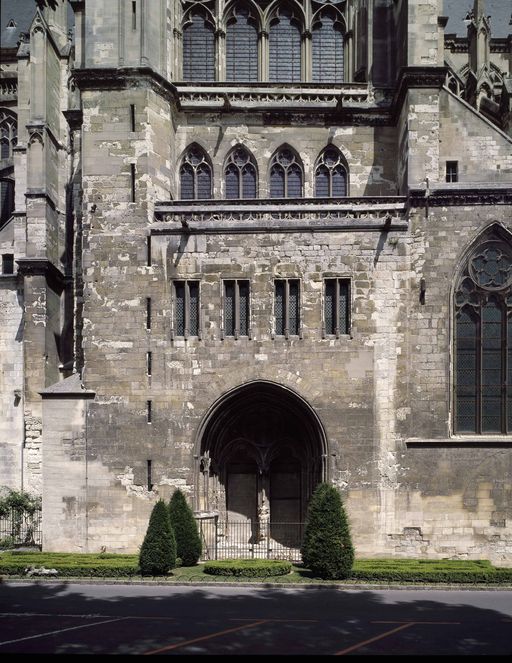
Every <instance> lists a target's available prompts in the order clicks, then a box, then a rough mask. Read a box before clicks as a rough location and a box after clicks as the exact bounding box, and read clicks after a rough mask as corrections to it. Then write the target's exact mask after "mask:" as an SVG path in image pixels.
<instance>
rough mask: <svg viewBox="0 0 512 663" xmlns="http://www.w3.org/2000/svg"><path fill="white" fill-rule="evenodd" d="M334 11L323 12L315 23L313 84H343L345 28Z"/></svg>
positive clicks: (313, 33) (313, 35)
mask: <svg viewBox="0 0 512 663" xmlns="http://www.w3.org/2000/svg"><path fill="white" fill-rule="evenodd" d="M341 21H342V18H341V16H340V15H339V14H338V13H337V12H336V11H334V10H330V9H329V10H325V11H322V12H321V13H320V14H319V15H317V18H316V19H315V21H314V23H313V32H312V42H313V82H315V83H343V47H344V38H345V37H344V26H343V23H342V22H341Z"/></svg>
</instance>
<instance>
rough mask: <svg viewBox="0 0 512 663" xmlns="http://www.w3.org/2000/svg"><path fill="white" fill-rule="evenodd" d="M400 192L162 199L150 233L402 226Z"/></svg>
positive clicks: (404, 223) (403, 205) (403, 214)
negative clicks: (327, 196)
mask: <svg viewBox="0 0 512 663" xmlns="http://www.w3.org/2000/svg"><path fill="white" fill-rule="evenodd" d="M406 208H407V203H406V198H403V197H389V198H387V197H378V198H357V199H356V198H351V199H348V198H345V199H339V200H338V201H336V200H333V199H329V200H322V199H318V198H315V199H308V198H306V199H302V200H301V199H295V200H291V199H283V200H276V199H274V200H271V201H269V200H261V201H258V200H252V201H247V200H246V201H236V203H234V202H232V201H205V200H202V201H197V203H196V201H178V202H169V203H165V202H161V203H157V205H156V207H155V219H156V222H155V223H153V224H152V226H151V233H152V234H177V233H183V232H186V233H191V234H194V233H208V234H216V233H236V234H240V233H261V232H264V233H269V232H276V233H290V232H347V231H349V230H359V231H362V230H382V229H386V230H406V229H407V211H406Z"/></svg>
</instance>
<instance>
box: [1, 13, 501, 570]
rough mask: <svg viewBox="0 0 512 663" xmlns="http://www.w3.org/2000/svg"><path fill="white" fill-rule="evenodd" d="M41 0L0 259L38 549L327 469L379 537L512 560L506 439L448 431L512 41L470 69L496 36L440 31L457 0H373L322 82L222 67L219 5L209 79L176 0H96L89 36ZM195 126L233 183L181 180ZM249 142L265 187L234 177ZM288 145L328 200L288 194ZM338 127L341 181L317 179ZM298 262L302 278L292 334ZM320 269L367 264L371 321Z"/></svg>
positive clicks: (223, 505)
mask: <svg viewBox="0 0 512 663" xmlns="http://www.w3.org/2000/svg"><path fill="white" fill-rule="evenodd" d="M304 1H305V2H306V0H304ZM38 4H39V5H40V10H38V12H37V13H36V12H35V10H34V15H35V18H34V23H33V24H32V26H31V28H30V35H29V38H28V43H26V44H24V45H22V46H21V47H20V49H19V51H18V53H17V55H14V54H13V53H6V55H9V58H11V59H10V60H9V62H8V63H7V65H6V66H7V67H8V71H9V75H10V76H11V78H12V75H13V74H15V73H16V74H17V87H16V95H17V96H15V97H13V90H14V87H13V85H12V82H11V83H9V86H10V87H8V88H7V87H5V86H4V87H5V89H6V91H7V92H8V93H9V95H10V96H9V98H8V100H7V101H6V103H7V102H8V104H9V108H13V109H14V110H15V111H16V113H17V114H18V125H19V127H18V144H17V146H16V147H15V148H13V150H12V155H10V156H9V162H8V164H7V165H6V167H7V168H8V169H10V170H9V171H8V175H9V173H13V176H14V178H15V182H16V191H15V199H16V209H15V210H14V213H13V215H12V218H10V220H8V222H7V223H6V224H5V225H4V226H3V227H2V228H1V229H0V252H1V253H2V254H9V255H10V254H13V255H14V257H15V259H16V261H18V262H17V263H16V264H17V265H19V270H18V269H16V270H15V271H17V273H16V274H14V275H1V276H0V322H1V324H0V350H1V365H2V371H1V374H0V387H1V389H0V404H1V414H0V473H1V479H0V482H1V483H2V484H4V483H5V484H6V485H8V486H10V487H13V488H19V487H23V488H24V489H26V490H30V491H34V492H39V493H42V496H43V524H44V535H43V537H44V538H43V545H44V548H45V549H47V550H74V551H99V550H102V549H106V550H107V551H124V552H127V551H131V552H132V551H136V550H137V549H138V547H139V546H140V543H141V541H142V537H143V534H144V532H145V529H146V526H147V519H148V517H149V513H150V511H151V508H152V506H153V504H154V502H155V501H156V500H157V499H159V498H161V497H163V498H165V499H167V498H168V497H169V496H170V494H171V493H172V491H173V490H174V489H175V488H177V487H179V488H181V489H182V490H183V491H184V492H185V494H186V495H187V496H188V498H189V500H190V502H191V504H192V505H193V506H194V508H196V509H198V510H202V511H209V512H216V513H220V515H221V517H222V518H223V517H224V516H225V515H226V514H231V518H234V517H236V518H239V519H241V520H245V521H246V522H251V519H252V521H253V522H256V521H257V520H258V518H260V519H261V518H262V516H261V514H263V513H264V514H266V515H265V517H266V518H267V517H268V514H269V513H270V518H271V519H272V517H274V518H275V517H276V516H275V514H276V513H277V514H280V517H281V518H285V517H286V518H287V519H290V520H300V519H302V518H303V517H304V512H305V507H306V505H307V501H308V497H309V495H310V492H311V490H312V488H313V487H314V484H315V483H316V482H317V481H319V480H322V479H325V480H328V481H330V482H332V483H333V484H334V485H336V486H337V487H338V488H339V489H340V491H342V493H343V494H344V497H345V499H346V503H347V507H348V512H349V516H350V520H351V525H352V530H353V535H354V541H355V546H356V551H357V554H358V555H360V556H397V557H431V558H444V557H453V558H489V559H492V561H494V562H496V563H500V564H510V563H511V560H512V513H511V506H510V505H511V504H512V499H511V490H512V487H511V486H512V449H511V448H510V447H511V446H512V438H511V437H510V436H509V435H499V436H478V435H470V436H461V435H456V434H454V426H453V416H454V414H453V365H452V364H453V342H454V339H453V315H454V307H453V289H454V282H455V279H456V277H457V274H458V270H459V267H460V265H461V263H462V261H463V259H464V256H465V254H466V252H467V250H468V248H469V247H470V246H471V244H472V243H473V242H474V240H475V238H477V237H478V236H479V235H480V234H481V233H482V232H483V231H484V229H486V228H488V227H490V226H491V225H492V224H498V225H500V227H502V228H504V229H506V230H507V231H512V156H511V155H512V149H511V148H512V139H511V138H510V135H509V134H510V126H509V123H508V119H507V118H508V116H507V118H505V114H504V115H503V118H505V119H500V117H501V116H500V117H498V115H493V114H492V112H491V110H492V108H493V106H492V103H497V102H496V100H499V97H500V94H501V91H502V90H504V91H505V92H506V91H507V90H508V88H507V83H506V81H507V75H508V76H510V73H511V72H510V58H509V54H508V52H506V49H505V46H504V42H503V40H492V39H491V40H490V41H489V45H488V48H487V50H486V51H485V53H483V55H482V57H483V58H484V59H483V60H482V62H483V64H482V67H483V69H482V68H481V70H479V71H478V72H476V71H473V69H471V67H473V66H474V65H473V64H472V62H473V61H472V59H471V57H472V56H471V53H473V52H474V45H475V44H474V39H475V38H476V37H472V36H471V34H472V33H471V34H470V35H469V39H468V40H463V39H460V38H457V39H455V38H454V37H453V36H452V37H450V38H447V39H446V40H445V39H444V34H443V21H442V20H440V19H439V16H441V15H442V8H441V5H442V3H441V2H439V1H438V0H424V1H422V2H417V1H416V0H414V1H413V0H398V2H396V1H395V2H391V0H379V2H376V3H366V2H362V1H358V0H353V1H347V3H346V7H347V16H346V18H347V27H348V28H350V29H352V28H353V32H352V33H351V36H350V38H348V39H347V47H346V53H345V62H346V64H345V78H346V84H344V85H340V84H336V85H331V84H325V85H323V84H313V83H312V81H311V77H312V74H311V71H312V69H311V43H310V41H309V36H308V32H307V30H306V31H305V33H304V35H305V36H304V46H303V48H304V56H303V60H304V67H303V70H304V71H303V74H304V76H303V77H304V81H303V82H302V83H293V84H292V83H290V84H286V83H283V84H272V85H270V84H268V83H267V82H266V81H265V80H264V79H263V80H261V81H260V82H259V83H257V84H256V83H255V84H252V85H251V84H245V83H244V84H243V85H238V84H236V83H232V82H228V81H226V80H225V78H226V77H225V71H224V62H223V56H222V53H223V52H224V48H225V44H224V41H223V40H224V37H223V35H222V30H220V31H219V32H218V33H217V40H218V49H219V54H220V56H219V58H218V60H217V77H218V80H217V81H216V82H215V83H213V82H211V83H208V84H201V83H191V82H188V83H187V82H183V81H181V80H180V78H181V53H180V49H181V44H182V34H181V24H180V22H179V21H180V20H181V19H179V14H180V11H181V9H180V8H181V5H179V4H178V3H177V2H174V0H168V1H167V2H161V3H157V2H154V3H153V2H151V3H137V6H136V15H135V18H134V17H133V16H132V4H131V3H128V2H126V3H125V2H121V3H119V4H116V6H115V7H114V6H113V4H112V3H104V2H99V0H88V2H87V3H86V4H87V9H86V11H85V15H84V14H83V10H82V5H81V4H80V3H74V9H75V18H76V30H75V42H74V51H73V50H72V48H71V46H70V44H69V43H67V42H66V39H65V34H66V30H65V25H64V23H63V20H64V14H63V3H62V2H57V3H45V2H42V3H38ZM479 4H480V3H479ZM111 5H112V6H111ZM141 6H142V7H141ZM219 6H220V5H219ZM218 11H221V9H219V10H218ZM310 13H312V12H309V13H307V15H309V14H310ZM356 18H357V21H356V22H355V23H354V25H352V23H351V22H352V21H355V19H356ZM477 19H478V21H483V23H482V25H483V29H484V32H485V31H486V30H488V27H486V26H487V23H486V22H485V17H484V18H482V17H477ZM222 20H223V19H222ZM221 22H222V21H221V18H220V17H219V25H220V24H221ZM356 24H357V25H356ZM310 28H311V26H309V27H308V30H309V29H310ZM472 40H473V41H472ZM261 50H262V52H264V49H261ZM484 56H485V57H484ZM73 58H74V59H73ZM446 63H447V64H446ZM259 64H260V71H263V72H264V71H265V67H267V66H268V63H266V62H265V57H264V56H263V57H262V59H261V61H260V63H259ZM2 66H3V65H2ZM6 71H7V69H6ZM11 78H10V79H9V80H11ZM491 79H492V81H491V83H492V85H491V87H489V81H490V80H491ZM2 80H3V79H2ZM368 80H369V81H371V82H370V83H367V81H368ZM486 85H487V87H486ZM4 87H2V90H3V89H4ZM491 88H492V89H491ZM486 90H488V92H489V96H488V99H489V103H487V102H483V103H482V101H481V100H482V95H485V94H486ZM469 92H471V94H469ZM503 98H505V97H503ZM491 102H492V103H491ZM489 109H491V110H489ZM498 125H499V126H498ZM507 132H508V134H507ZM192 143H197V144H198V145H199V146H200V147H201V148H203V149H204V151H205V153H206V154H207V157H208V159H209V162H210V165H211V169H212V181H213V191H212V193H213V200H203V201H179V197H180V195H181V193H180V164H181V159H182V157H183V154H184V153H185V151H186V150H187V148H188V147H189V146H190V145H191V144H192ZM239 144H243V145H244V146H245V147H246V148H247V149H249V150H250V151H251V153H252V155H253V157H254V163H255V165H256V167H257V189H258V199H257V200H255V201H233V200H231V201H224V200H223V199H224V197H225V196H226V185H225V176H224V168H225V162H226V158H227V157H228V155H229V153H230V151H231V150H232V148H233V147H235V146H236V145H239ZM283 144H288V145H290V146H291V147H292V148H293V150H294V151H295V152H296V154H297V158H298V159H299V160H300V163H301V164H302V166H303V169H304V191H303V193H304V196H305V198H306V200H303V199H293V200H275V199H270V198H269V195H270V191H269V167H270V166H269V164H270V160H271V158H272V156H273V154H274V153H275V152H276V150H277V149H278V148H279V147H280V146H282V145H283ZM327 145H334V146H336V147H337V148H339V150H340V152H341V154H342V157H343V161H344V163H345V164H346V167H347V172H348V192H347V193H348V196H347V198H343V199H338V200H334V199H331V200H325V199H315V198H314V195H315V164H316V161H317V158H318V156H319V154H320V153H321V151H322V150H323V149H324V148H325V147H326V146H327ZM448 161H452V162H453V161H455V162H458V176H459V181H458V182H449V183H447V182H446V181H445V180H446V173H447V162H448ZM2 167H3V162H2ZM2 172H3V171H2ZM6 172H7V171H6ZM9 176H10V175H9ZM132 176H133V177H134V179H133V181H132ZM221 201H222V202H221ZM238 203H240V204H239V206H238V207H237V204H238ZM319 205H320V207H319ZM235 279H238V280H245V281H249V283H250V322H249V331H250V333H249V334H248V335H247V336H243V337H240V338H235V337H230V336H227V335H226V334H225V330H224V317H223V316H224V312H223V311H224V294H223V281H224V280H235ZM276 279H292V280H298V281H299V284H300V330H299V334H297V335H295V336H293V335H292V336H290V337H289V338H286V337H285V336H278V335H276V333H275V330H276V328H275V321H274V318H275V294H274V280H276ZM325 279H349V280H350V333H349V334H338V337H336V335H335V334H333V335H332V336H329V335H326V333H325V319H324V318H325V311H324V305H325V301H324V281H325ZM176 280H178V281H184V280H192V281H197V282H198V283H199V292H200V325H199V326H200V334H198V335H197V336H192V337H190V338H185V337H184V336H181V337H180V336H178V334H177V322H176V302H175V292H174V285H173V282H174V281H176ZM148 298H150V301H151V320H150V324H148ZM148 353H151V367H150V368H151V370H149V368H148V367H149V364H148V362H149V359H148ZM148 403H150V406H149V405H148ZM224 534H229V528H228V529H227V530H226V532H225V533H224Z"/></svg>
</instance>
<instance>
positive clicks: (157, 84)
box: [71, 67, 178, 103]
mask: <svg viewBox="0 0 512 663" xmlns="http://www.w3.org/2000/svg"><path fill="white" fill-rule="evenodd" d="M71 76H72V78H73V81H74V82H75V83H76V85H77V86H78V87H79V88H80V90H102V89H117V90H119V89H121V90H122V89H129V88H133V87H134V85H135V84H137V83H140V81H141V80H144V81H145V82H146V83H147V85H148V86H150V87H152V88H153V89H154V90H155V91H156V92H158V93H159V94H161V95H163V96H164V97H166V98H169V99H170V100H172V101H174V102H176V103H178V96H177V92H176V87H175V86H174V85H173V84H172V83H169V81H168V80H166V79H165V78H163V76H161V75H160V74H158V73H157V72H156V71H154V70H153V69H152V68H151V67H116V68H95V67H93V68H89V69H86V68H79V69H73V70H72V72H71Z"/></svg>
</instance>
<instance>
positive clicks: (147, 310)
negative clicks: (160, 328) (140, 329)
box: [146, 297, 151, 329]
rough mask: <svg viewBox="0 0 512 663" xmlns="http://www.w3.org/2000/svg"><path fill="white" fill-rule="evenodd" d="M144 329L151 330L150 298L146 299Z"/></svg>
mask: <svg viewBox="0 0 512 663" xmlns="http://www.w3.org/2000/svg"><path fill="white" fill-rule="evenodd" d="M146 329H151V297H146Z"/></svg>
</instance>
